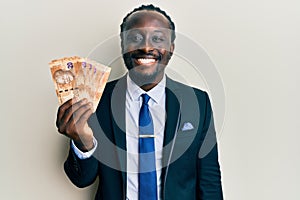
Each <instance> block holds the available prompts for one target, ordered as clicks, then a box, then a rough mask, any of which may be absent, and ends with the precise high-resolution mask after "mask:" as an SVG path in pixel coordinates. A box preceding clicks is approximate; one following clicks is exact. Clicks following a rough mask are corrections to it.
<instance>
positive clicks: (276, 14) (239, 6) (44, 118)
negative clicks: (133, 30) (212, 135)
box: [0, 0, 300, 200]
mask: <svg viewBox="0 0 300 200" xmlns="http://www.w3.org/2000/svg"><path fill="white" fill-rule="evenodd" d="M143 2H147V1H136V0H125V1H115V0H111V1H100V0H98V1H96V0H86V1H79V0H73V1H71V0H63V1H58V0H52V1H38V0H28V1H21V0H19V1H16V0H11V1H1V3H0V17H1V18H0V24H1V37H0V56H1V67H0V77H1V79H0V81H1V84H0V85H1V90H0V91H1V100H0V101H1V104H0V105H1V119H0V123H1V140H0V142H1V143H0V152H1V159H0V160H1V161H0V163H1V164H0V166H1V168H0V169H1V170H0V199H26V200H27V199H28V200H32V199H44V200H47V199H49V200H50V199H57V200H59V199H61V200H66V199H72V200H77V199H78V200H80V199H92V198H93V196H94V190H95V187H96V186H95V185H94V186H91V187H89V188H85V189H78V188H76V187H75V186H73V185H72V184H71V182H70V181H69V180H68V179H67V177H66V175H65V174H64V172H63V162H64V160H65V158H66V156H67V151H68V139H67V138H65V137H64V136H61V135H59V134H58V133H57V130H56V127H55V117H56V111H57V107H58V101H57V98H56V95H55V90H54V85H53V83H52V80H51V76H50V71H49V67H48V62H50V61H51V60H52V59H55V58H60V57H63V56H72V55H80V56H85V55H87V54H88V52H89V51H90V50H91V49H92V48H94V47H95V45H97V44H98V43H99V42H101V41H104V40H106V39H107V38H108V37H110V36H111V35H115V34H118V32H119V24H120V23H121V21H122V18H123V17H124V16H125V15H126V14H127V13H128V12H129V11H131V10H132V9H133V8H134V7H136V6H138V5H140V4H142V3H143ZM152 3H154V4H156V5H158V6H160V7H161V8H162V9H164V10H166V11H167V13H169V14H170V16H171V17H172V19H173V20H174V22H175V24H176V27H177V31H178V32H180V33H183V34H185V35H187V36H188V37H189V38H192V39H193V40H194V41H195V42H197V43H198V44H200V45H202V46H203V47H204V48H205V49H206V51H207V52H208V54H209V56H210V58H211V59H212V60H213V62H214V63H215V65H216V68H217V70H218V71H219V74H220V76H221V78H222V81H223V85H224V88H225V90H224V91H225V95H226V101H225V108H226V115H225V123H224V126H223V129H222V130H219V131H220V132H221V133H219V134H220V137H219V138H218V139H219V151H220V163H221V169H222V181H223V189H224V196H225V199H228V200H252V199H262V200H266V199H268V200H269V199H270V200H281V199H300V193H299V186H300V184H299V178H300V170H299V169H300V159H299V154H300V145H298V143H299V140H300V136H299V130H300V123H299V111H300V103H299V102H300V94H299V85H300V79H299V75H300V67H299V66H300V65H299V64H300V56H299V52H300V39H299V35H300V26H299V24H300V14H299V8H300V3H299V1H297V0H286V1H274V0H252V1H246V0H242V1H241V0H228V1H215V0H211V1H181V0H173V1H163V0H161V1H152ZM169 67H172V66H169ZM114 73H118V72H114ZM193 81H194V82H197V81H198V80H197V78H194V77H191V82H193ZM214 111H215V115H218V114H219V111H218V110H217V109H215V110H214Z"/></svg>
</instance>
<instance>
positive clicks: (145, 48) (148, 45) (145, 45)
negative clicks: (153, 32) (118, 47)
mask: <svg viewBox="0 0 300 200" xmlns="http://www.w3.org/2000/svg"><path fill="white" fill-rule="evenodd" d="M139 49H141V50H143V51H144V52H151V51H153V50H154V46H153V44H152V42H151V41H150V38H149V37H146V38H145V39H144V41H143V43H142V44H141V46H140V48H139Z"/></svg>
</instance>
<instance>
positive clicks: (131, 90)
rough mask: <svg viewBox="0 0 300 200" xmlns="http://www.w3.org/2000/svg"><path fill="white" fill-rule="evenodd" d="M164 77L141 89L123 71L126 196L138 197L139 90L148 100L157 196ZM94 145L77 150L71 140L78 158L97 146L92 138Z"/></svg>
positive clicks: (161, 141)
mask: <svg viewBox="0 0 300 200" xmlns="http://www.w3.org/2000/svg"><path fill="white" fill-rule="evenodd" d="M165 86H166V77H165V76H164V78H163V79H162V80H161V81H160V82H159V84H157V85H156V86H155V87H154V88H152V89H151V90H150V91H147V92H146V91H144V90H143V89H141V88H140V87H139V86H138V85H136V84H135V83H134V82H133V81H132V80H131V78H130V77H129V75H127V91H126V111H125V116H126V147H127V188H126V192H127V193H126V194H127V195H126V197H127V199H129V200H136V199H138V134H139V112H140V108H141V106H142V97H141V94H144V93H146V94H148V95H149V96H150V100H149V102H148V105H149V110H150V113H151V116H152V120H153V125H154V135H155V138H154V141H155V142H154V144H155V159H156V172H157V194H158V199H159V200H160V199H162V197H161V195H160V194H161V172H162V171H161V168H162V148H163V139H164V138H163V137H164V129H165V121H166V117H165V116H166V115H165V114H166V109H165V102H166V94H165ZM94 145H95V147H94V148H93V149H92V150H91V151H89V152H81V151H80V150H79V149H78V148H77V147H76V146H75V144H74V142H73V141H72V148H73V150H74V152H75V154H76V155H77V156H78V157H79V158H80V159H85V158H89V157H90V156H91V155H92V154H93V153H94V151H95V150H96V148H97V141H96V139H94Z"/></svg>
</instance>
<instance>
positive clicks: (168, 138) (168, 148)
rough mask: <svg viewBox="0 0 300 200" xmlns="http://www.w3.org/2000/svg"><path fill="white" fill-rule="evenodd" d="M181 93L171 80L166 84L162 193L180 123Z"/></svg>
mask: <svg viewBox="0 0 300 200" xmlns="http://www.w3.org/2000/svg"><path fill="white" fill-rule="evenodd" d="M180 99H181V95H180V91H179V89H178V87H177V85H176V83H174V82H173V81H172V80H171V79H169V78H167V82H166V118H167V119H166V124H165V133H164V142H163V146H164V148H163V160H162V166H163V169H162V187H163V188H162V191H164V185H165V180H166V173H167V165H168V162H169V160H170V155H171V153H172V146H173V138H174V136H175V133H176V132H177V128H178V127H177V126H178V124H179V123H180V103H179V102H181V100H180Z"/></svg>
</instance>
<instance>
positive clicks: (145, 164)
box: [139, 94, 157, 200]
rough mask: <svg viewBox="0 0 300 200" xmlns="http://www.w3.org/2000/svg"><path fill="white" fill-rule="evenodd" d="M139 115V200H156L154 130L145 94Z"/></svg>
mask: <svg viewBox="0 0 300 200" xmlns="http://www.w3.org/2000/svg"><path fill="white" fill-rule="evenodd" d="M141 96H142V98H143V104H142V107H141V110H140V115H139V200H157V182H156V170H155V150H154V129H153V122H152V118H151V114H150V111H149V106H148V101H149V99H150V97H149V96H148V95H147V94H142V95H141Z"/></svg>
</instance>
